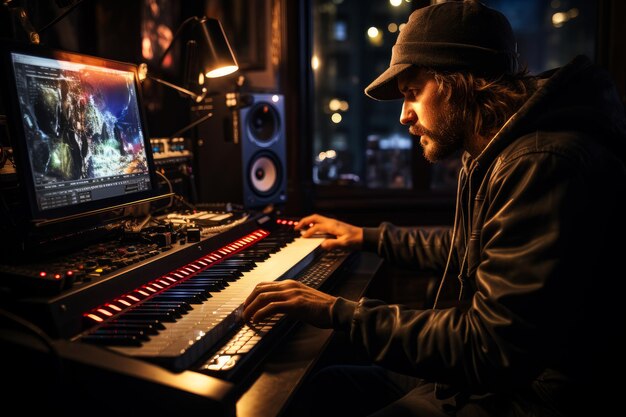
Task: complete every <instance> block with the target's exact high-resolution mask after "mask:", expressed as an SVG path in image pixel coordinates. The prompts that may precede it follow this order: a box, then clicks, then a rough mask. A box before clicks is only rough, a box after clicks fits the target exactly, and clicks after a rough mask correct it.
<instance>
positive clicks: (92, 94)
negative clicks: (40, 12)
mask: <svg viewBox="0 0 626 417" xmlns="http://www.w3.org/2000/svg"><path fill="white" fill-rule="evenodd" d="M11 63H12V66H13V73H14V76H15V80H14V81H15V84H16V91H17V96H18V101H19V111H20V116H21V123H22V125H23V132H24V139H25V148H26V153H27V157H28V160H29V162H30V169H31V174H32V179H33V184H34V188H35V189H34V194H35V199H36V204H37V206H38V210H39V211H45V210H48V209H57V208H61V207H66V206H72V205H76V204H80V203H85V202H93V201H97V200H102V199H106V198H112V197H120V196H125V195H129V194H130V195H132V194H134V193H141V192H144V191H148V190H151V187H152V185H151V179H150V168H149V163H148V158H147V154H146V148H145V146H146V145H145V144H146V142H147V141H146V138H145V136H146V132H144V131H143V129H142V126H143V124H142V115H141V112H140V108H139V104H138V96H137V94H138V93H137V90H136V84H135V74H134V72H133V71H124V70H118V69H113V68H108V67H105V66H95V65H89V64H85V63H79V62H71V61H65V60H59V59H52V58H46V57H41V56H35V55H28V54H24V53H17V52H12V53H11Z"/></svg>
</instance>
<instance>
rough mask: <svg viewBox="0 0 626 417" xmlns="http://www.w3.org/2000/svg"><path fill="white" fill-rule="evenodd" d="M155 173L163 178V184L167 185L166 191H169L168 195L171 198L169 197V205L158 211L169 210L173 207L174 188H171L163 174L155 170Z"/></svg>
mask: <svg viewBox="0 0 626 417" xmlns="http://www.w3.org/2000/svg"><path fill="white" fill-rule="evenodd" d="M156 173H157V174H159V175H160V176H161V177H163V179H164V180H165V183H166V184H167V189H168V190H169V192H170V195H171V196H172V197H170V202H169V204H168V205H167V206H165V207H163V208H161V209H160V210H165V209H168V208H171V207H172V206H173V205H174V188H173V187H172V183H171V182H170V180H169V178H167V177H166V176H165V174H163V173H162V172H161V171H159V170H157V171H156Z"/></svg>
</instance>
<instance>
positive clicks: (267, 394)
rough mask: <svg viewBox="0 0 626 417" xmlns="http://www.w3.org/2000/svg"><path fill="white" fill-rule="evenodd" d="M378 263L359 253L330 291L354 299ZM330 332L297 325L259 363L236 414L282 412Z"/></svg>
mask: <svg viewBox="0 0 626 417" xmlns="http://www.w3.org/2000/svg"><path fill="white" fill-rule="evenodd" d="M381 265H382V260H381V259H380V258H379V257H377V256H376V255H374V254H371V253H360V254H358V255H357V259H356V260H355V262H354V264H353V266H352V268H351V269H350V270H349V271H346V273H345V275H344V276H343V277H342V279H341V280H339V281H338V282H337V283H336V284H335V285H334V287H333V288H332V289H331V290H330V291H329V292H330V293H331V294H333V295H338V296H342V297H345V298H348V299H352V300H357V299H358V298H359V297H360V296H362V295H363V293H364V292H365V290H366V289H367V286H368V285H369V283H370V282H371V280H372V278H373V277H374V276H375V274H376V273H377V272H378V270H379V268H380V266H381ZM332 333H333V331H332V330H329V329H318V328H316V327H313V326H311V325H308V324H304V323H299V324H297V325H296V326H295V327H294V328H293V329H292V330H291V331H290V332H289V333H288V334H287V335H286V336H285V338H284V339H283V340H282V341H281V343H279V344H278V345H277V346H276V348H274V349H273V350H272V351H271V352H270V353H269V355H268V356H267V358H266V360H264V361H263V363H262V364H261V365H260V368H259V374H258V377H257V378H256V379H255V380H254V382H253V383H252V384H251V385H250V386H249V388H248V389H247V390H246V391H245V392H244V393H243V395H242V396H241V397H240V398H239V400H238V401H237V417H274V416H278V415H279V414H280V413H281V412H283V411H284V409H285V407H286V406H287V404H288V403H289V400H290V399H291V398H292V397H293V395H294V394H295V392H296V390H297V389H298V387H299V385H300V384H301V383H302V382H303V380H304V378H305V377H306V376H307V374H308V373H309V371H311V369H312V368H313V366H314V365H315V363H316V361H317V360H318V358H319V357H320V355H321V354H322V353H323V351H324V348H325V347H326V345H327V343H328V342H329V340H330V337H331V336H332Z"/></svg>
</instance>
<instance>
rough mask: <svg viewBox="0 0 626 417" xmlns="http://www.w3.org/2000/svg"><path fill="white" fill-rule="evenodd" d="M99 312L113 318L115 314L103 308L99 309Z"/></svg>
mask: <svg viewBox="0 0 626 417" xmlns="http://www.w3.org/2000/svg"><path fill="white" fill-rule="evenodd" d="M98 311H99V312H100V313H102V314H104V315H105V316H108V317H111V316H112V315H113V313H111V312H110V311H107V310H105V309H103V308H99V309H98Z"/></svg>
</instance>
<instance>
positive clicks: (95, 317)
mask: <svg viewBox="0 0 626 417" xmlns="http://www.w3.org/2000/svg"><path fill="white" fill-rule="evenodd" d="M85 317H87V318H89V319H91V320H93V321H97V322H98V323H102V322H103V321H104V319H103V318H102V317H99V316H96V315H95V314H87V315H86V316H85Z"/></svg>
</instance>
